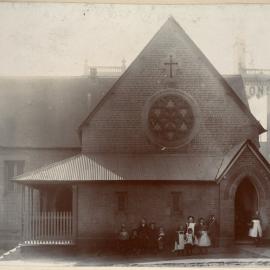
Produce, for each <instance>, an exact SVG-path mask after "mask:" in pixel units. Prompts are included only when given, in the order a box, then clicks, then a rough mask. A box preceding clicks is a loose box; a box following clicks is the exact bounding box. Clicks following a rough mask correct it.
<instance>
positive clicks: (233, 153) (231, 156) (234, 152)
mask: <svg viewBox="0 0 270 270" xmlns="http://www.w3.org/2000/svg"><path fill="white" fill-rule="evenodd" d="M247 148H248V149H249V150H250V151H251V152H252V153H253V154H254V156H255V157H256V158H257V160H258V161H259V162H260V163H261V164H262V166H263V167H264V168H265V169H266V170H267V171H268V173H269V174H270V164H269V162H268V161H267V160H266V159H265V157H264V156H263V155H262V154H261V153H260V151H259V150H258V148H257V147H256V146H255V145H254V144H253V143H252V142H251V141H250V140H246V141H244V142H242V143H240V144H238V145H236V146H235V147H233V148H232V149H231V150H230V151H229V152H228V153H227V154H226V155H225V156H224V158H223V160H222V163H221V166H220V169H219V171H218V174H217V176H216V179H217V180H218V181H220V180H221V179H222V177H223V176H224V175H226V173H227V172H228V171H229V170H230V168H231V167H232V166H233V165H234V164H235V162H236V161H237V160H238V158H239V157H240V156H241V154H242V153H243V152H244V150H245V149H247Z"/></svg>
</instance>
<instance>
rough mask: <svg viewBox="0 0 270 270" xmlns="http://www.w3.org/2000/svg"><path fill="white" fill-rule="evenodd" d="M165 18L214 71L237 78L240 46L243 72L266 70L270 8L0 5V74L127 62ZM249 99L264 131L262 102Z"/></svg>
mask: <svg viewBox="0 0 270 270" xmlns="http://www.w3.org/2000/svg"><path fill="white" fill-rule="evenodd" d="M169 16H173V17H174V18H175V19H176V20H177V21H178V23H179V24H180V25H181V26H182V27H183V28H184V30H185V31H186V32H187V34H188V35H189V36H190V37H191V38H192V39H193V41H194V42H195V43H196V44H197V45H198V47H199V48H200V49H201V50H202V52H203V53H204V54H205V55H206V56H207V58H208V59H209V60H210V61H211V62H212V63H213V65H214V66H215V67H216V69H217V70H218V71H219V72H220V73H222V74H232V73H237V71H238V70H237V63H238V60H239V44H240V43H243V44H244V45H245V56H244V59H245V63H246V66H247V67H249V68H265V69H270V52H269V48H270V31H269V28H270V27H269V20H270V5H247V4H245V5H155V6H153V5H111V4H107V5H105V4H103V5H102V4H96V5H93V4H82V3H81V4H79V3H77V4H72V3H66V4H61V3H0V76H3V75H4V76H6V75H8V76H11V75H16V76H44V75H45V76H70V75H82V74H83V72H84V69H83V68H84V62H85V60H87V61H88V63H89V65H104V66H111V65H121V60H122V59H123V58H125V59H126V61H127V65H129V64H130V63H131V62H132V61H133V60H134V58H135V57H136V56H137V55H138V54H139V52H140V51H141V50H142V49H143V48H144V46H145V45H146V44H147V42H148V41H149V40H150V39H151V38H152V36H153V35H154V34H155V33H156V32H157V31H158V29H159V28H160V27H161V25H162V24H163V23H164V22H165V21H166V20H167V18H168V17H169ZM255 99H256V98H255ZM255 99H253V100H252V101H251V103H250V104H251V108H252V111H253V112H254V114H255V116H256V117H257V118H258V119H259V120H260V121H261V122H262V124H263V125H264V126H265V123H266V118H265V114H266V110H265V104H266V102H265V98H261V99H260V100H255ZM253 103H254V104H253ZM257 104H258V105H257ZM260 104H261V105H260ZM263 104H264V105H263ZM262 105H263V106H262ZM263 108H264V109H263Z"/></svg>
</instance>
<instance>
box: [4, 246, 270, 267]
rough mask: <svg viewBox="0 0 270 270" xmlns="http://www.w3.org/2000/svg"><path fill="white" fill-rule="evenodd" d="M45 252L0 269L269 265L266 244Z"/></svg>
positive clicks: (8, 262) (14, 260)
mask: <svg viewBox="0 0 270 270" xmlns="http://www.w3.org/2000/svg"><path fill="white" fill-rule="evenodd" d="M48 251H49V253H46V252H42V253H36V252H32V253H31V252H30V254H27V255H21V254H20V253H18V256H17V257H16V256H15V257H13V258H10V259H9V260H1V261H0V268H5V267H8V269H16V270H18V267H19V266H22V267H24V268H27V269H29V268H35V269H49V268H52V267H54V268H55V267H56V268H57V269H61V268H63V267H64V268H65V267H72V266H76V267H84V269H85V267H87V266H89V267H92V266H122V267H123V266H124V267H125V266H132V267H134V268H137V267H140V268H141V267H147V266H162V267H163V266H169V267H175V266H179V267H186V266H213V267H214V266H241V267H244V266H245V267H248V266H251V267H252V266H253V267H254V266H270V247H258V248H256V247H254V246H235V247H233V248H230V249H224V248H219V249H210V250H209V254H206V255H199V254H194V255H192V256H189V257H187V256H176V255H175V254H172V253H164V254H157V255H150V254H148V255H145V256H131V255H129V256H120V255H117V254H110V255H109V254H93V253H92V254H87V253H80V252H79V253H77V254H73V253H66V254H65V252H63V250H62V251H61V252H60V253H55V252H52V251H54V250H53V248H50V249H48Z"/></svg>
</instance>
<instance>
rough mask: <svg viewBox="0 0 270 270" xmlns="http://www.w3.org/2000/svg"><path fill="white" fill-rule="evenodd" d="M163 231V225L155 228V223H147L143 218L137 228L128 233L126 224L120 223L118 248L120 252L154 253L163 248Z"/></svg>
mask: <svg viewBox="0 0 270 270" xmlns="http://www.w3.org/2000/svg"><path fill="white" fill-rule="evenodd" d="M164 239H165V232H164V229H163V227H160V228H159V229H157V228H156V224H155V223H154V222H151V223H150V224H147V222H146V220H145V219H142V220H141V223H140V225H139V227H138V228H136V229H133V230H132V232H131V235H129V233H128V231H127V229H126V225H125V224H122V225H121V229H120V232H119V237H118V240H119V250H120V252H121V253H124V254H125V253H127V252H129V251H131V252H133V253H135V254H140V253H142V252H146V251H149V252H153V253H156V252H157V251H158V250H160V251H161V250H163V249H164Z"/></svg>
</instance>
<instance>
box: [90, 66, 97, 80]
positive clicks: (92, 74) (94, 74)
mask: <svg viewBox="0 0 270 270" xmlns="http://www.w3.org/2000/svg"><path fill="white" fill-rule="evenodd" d="M90 77H91V79H95V78H96V77H97V69H96V68H94V67H91V68H90Z"/></svg>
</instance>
